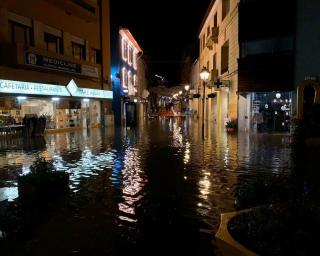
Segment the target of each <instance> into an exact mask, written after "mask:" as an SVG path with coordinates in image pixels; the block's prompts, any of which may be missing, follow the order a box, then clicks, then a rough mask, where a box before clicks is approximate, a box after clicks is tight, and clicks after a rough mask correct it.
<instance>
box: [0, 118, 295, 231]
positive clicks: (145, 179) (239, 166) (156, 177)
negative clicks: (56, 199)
mask: <svg viewBox="0 0 320 256" xmlns="http://www.w3.org/2000/svg"><path fill="white" fill-rule="evenodd" d="M206 129H207V130H206V138H207V139H206V141H205V142H204V143H203V142H202V140H201V126H200V124H199V123H197V122H196V121H194V120H193V121H192V120H188V119H187V120H182V119H164V118H162V119H160V121H157V120H153V121H152V122H150V123H148V124H146V125H145V126H144V127H141V128H139V129H138V130H137V131H135V130H116V131H109V130H107V131H100V130H98V129H97V130H92V131H91V132H90V131H85V130H84V131H83V132H75V133H64V134H55V135H47V136H46V137H45V141H43V142H41V141H35V142H32V143H33V144H32V143H31V144H30V143H27V144H26V145H25V144H24V143H23V142H21V141H16V142H15V143H9V144H3V145H0V147H1V151H0V187H1V188H0V200H4V199H10V200H13V199H14V198H15V197H16V196H17V189H16V185H17V184H16V181H17V176H18V175H22V174H26V173H28V171H29V168H30V165H31V164H32V162H33V161H34V159H35V157H36V156H37V155H41V156H44V157H46V158H47V159H53V161H54V165H55V167H56V169H57V170H58V171H66V172H68V173H69V174H70V180H71V183H70V188H71V190H72V191H73V192H78V193H81V187H82V184H83V180H84V179H90V178H93V177H98V178H99V175H100V174H102V173H104V174H106V175H107V176H108V179H109V185H108V186H110V187H112V188H114V189H115V191H116V193H115V195H114V201H115V202H116V204H117V205H118V214H117V216H118V220H119V221H120V223H128V224H137V223H139V221H141V220H140V219H139V215H138V214H137V209H138V208H139V207H141V204H142V203H143V201H144V199H145V197H146V196H148V197H149V198H150V197H151V198H155V196H154V195H155V194H157V193H160V194H161V193H163V195H162V196H164V197H165V196H168V197H169V198H172V197H175V198H181V202H180V201H179V203H181V205H183V210H181V211H183V212H184V214H186V215H188V216H189V215H192V216H197V217H198V218H200V219H201V221H203V222H205V223H206V228H204V229H203V230H206V229H207V230H206V231H208V230H210V232H211V233H213V232H212V229H213V228H216V227H217V226H218V223H219V213H221V212H223V211H228V210H233V196H232V191H233V189H234V188H235V186H236V185H237V183H238V182H241V180H243V179H248V178H250V177H255V176H257V175H261V174H263V173H270V172H283V171H288V170H290V165H291V164H290V157H289V155H290V148H289V146H288V144H287V141H286V140H285V139H283V138H282V137H281V136H269V135H252V136H249V135H248V134H241V135H240V136H236V135H228V134H226V133H225V132H224V131H223V130H216V129H214V127H213V126H211V125H210V124H207V125H206ZM2 146H3V147H2ZM148 184H149V185H148ZM147 185H148V186H147ZM155 186H159V188H157V189H154V187H155ZM159 191H160V192H159ZM167 194H168V195H167ZM155 200H156V199H155ZM158 217H159V218H161V215H160V214H159V216H158Z"/></svg>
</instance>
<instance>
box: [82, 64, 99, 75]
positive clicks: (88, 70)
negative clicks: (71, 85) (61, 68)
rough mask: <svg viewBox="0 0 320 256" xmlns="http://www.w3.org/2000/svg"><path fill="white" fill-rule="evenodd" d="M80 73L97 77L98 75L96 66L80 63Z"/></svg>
mask: <svg viewBox="0 0 320 256" xmlns="http://www.w3.org/2000/svg"><path fill="white" fill-rule="evenodd" d="M81 75H84V76H90V77H95V78H98V77H99V72H98V68H97V67H94V66H88V65H82V66H81Z"/></svg>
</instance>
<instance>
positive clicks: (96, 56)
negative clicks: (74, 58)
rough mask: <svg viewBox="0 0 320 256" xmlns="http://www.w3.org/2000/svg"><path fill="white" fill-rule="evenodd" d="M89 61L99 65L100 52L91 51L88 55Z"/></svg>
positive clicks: (100, 60)
mask: <svg viewBox="0 0 320 256" xmlns="http://www.w3.org/2000/svg"><path fill="white" fill-rule="evenodd" d="M90 61H91V62H92V63H94V64H101V62H102V58H101V51H100V50H98V49H94V48H92V49H91V54H90Z"/></svg>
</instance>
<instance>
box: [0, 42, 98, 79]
mask: <svg viewBox="0 0 320 256" xmlns="http://www.w3.org/2000/svg"><path fill="white" fill-rule="evenodd" d="M30 57H31V58H32V59H30ZM46 61H47V62H46ZM0 64H1V65H4V66H11V67H21V68H24V69H33V70H42V71H44V72H48V73H59V74H62V73H69V74H72V75H75V76H79V77H89V78H94V79H100V74H101V65H99V64H93V63H91V62H89V61H84V60H77V59H74V58H73V57H72V56H65V55H61V54H56V53H52V52H48V51H46V50H43V49H39V48H36V47H31V46H26V45H23V44H4V45H0Z"/></svg>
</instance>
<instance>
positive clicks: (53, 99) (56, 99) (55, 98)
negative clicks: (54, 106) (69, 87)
mask: <svg viewBox="0 0 320 256" xmlns="http://www.w3.org/2000/svg"><path fill="white" fill-rule="evenodd" d="M59 100H60V98H57V97H53V98H52V101H59Z"/></svg>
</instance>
